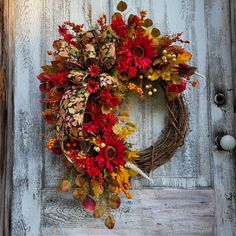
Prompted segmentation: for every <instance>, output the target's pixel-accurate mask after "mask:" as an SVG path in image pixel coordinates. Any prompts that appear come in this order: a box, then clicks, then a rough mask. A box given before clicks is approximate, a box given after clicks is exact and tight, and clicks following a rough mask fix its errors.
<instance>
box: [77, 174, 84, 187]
mask: <svg viewBox="0 0 236 236" xmlns="http://www.w3.org/2000/svg"><path fill="white" fill-rule="evenodd" d="M85 183H86V179H85V178H84V177H83V176H79V175H77V176H76V178H75V184H76V185H77V186H78V187H82V186H83V185H84V184H85Z"/></svg>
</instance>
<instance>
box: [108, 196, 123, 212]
mask: <svg viewBox="0 0 236 236" xmlns="http://www.w3.org/2000/svg"><path fill="white" fill-rule="evenodd" d="M120 203H121V200H120V197H119V196H117V195H112V196H111V198H110V200H109V206H110V208H112V209H118V208H119V207H120Z"/></svg>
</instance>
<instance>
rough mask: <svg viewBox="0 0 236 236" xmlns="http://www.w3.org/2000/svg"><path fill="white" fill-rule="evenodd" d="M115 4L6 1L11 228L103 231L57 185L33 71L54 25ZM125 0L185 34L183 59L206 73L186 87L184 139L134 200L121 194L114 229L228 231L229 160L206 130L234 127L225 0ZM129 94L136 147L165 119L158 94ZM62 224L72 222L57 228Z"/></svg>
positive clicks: (100, 0) (231, 208)
mask: <svg viewBox="0 0 236 236" xmlns="http://www.w3.org/2000/svg"><path fill="white" fill-rule="evenodd" d="M117 3H118V0H112V1H108V0H43V1H42V0H16V1H15V11H16V45H15V46H16V52H15V60H16V66H15V87H14V90H15V111H14V112H15V120H14V124H15V131H14V133H15V139H14V147H15V150H14V153H15V154H14V172H13V173H14V174H13V181H14V183H13V187H14V193H13V205H12V235H16V236H18V235H19V236H21V235H29V236H34V235H45V236H47V235H78V234H79V235H106V234H107V235H111V232H110V231H107V230H106V229H104V226H103V223H102V222H100V221H95V220H93V219H91V218H90V217H89V216H88V215H87V214H86V213H85V212H83V211H82V210H81V209H80V207H79V205H78V204H77V202H76V201H74V200H72V199H71V197H70V196H67V195H61V194H58V193H57V192H56V187H57V185H58V181H59V178H60V175H61V174H62V173H63V170H62V167H61V165H60V159H59V158H56V157H53V156H51V155H50V154H49V153H48V152H47V150H46V149H45V144H46V140H47V138H43V137H42V133H43V132H44V131H45V129H46V127H45V124H44V122H43V121H42V119H41V117H40V112H41V110H42V107H40V105H39V99H40V93H39V91H38V85H39V83H38V81H37V80H36V79H35V77H36V75H37V74H39V73H40V66H41V65H42V64H45V63H47V62H48V60H49V57H48V56H47V53H46V52H47V50H49V49H51V48H52V46H51V44H52V42H53V40H54V39H55V38H56V37H57V33H56V29H57V26H58V25H59V24H61V23H62V22H64V21H66V20H71V21H75V22H77V23H85V26H88V22H89V20H90V16H89V15H90V10H91V20H92V21H93V22H94V20H95V19H96V18H97V17H98V16H99V15H100V13H103V12H104V13H106V14H107V15H108V16H110V15H111V14H112V13H113V12H114V10H115V6H116V4H117ZM127 3H128V5H129V9H130V11H131V12H135V13H137V12H138V11H139V10H141V9H146V10H148V12H149V16H150V17H151V18H152V19H153V21H154V22H157V23H156V25H155V26H156V27H158V28H160V30H161V31H162V32H163V33H164V34H165V33H173V32H182V31H184V32H185V34H184V37H185V38H188V39H190V40H191V42H192V43H191V44H190V45H188V48H189V49H190V50H191V52H193V61H192V64H193V65H197V66H198V68H199V71H200V72H201V73H202V74H204V75H207V81H205V80H203V79H201V78H200V87H199V88H198V89H192V88H190V89H189V90H188V91H186V100H187V102H188V108H189V112H190V123H189V125H190V131H189V133H188V135H187V137H186V143H185V145H184V146H183V147H182V148H180V149H179V150H178V152H177V153H176V155H175V157H174V158H173V159H172V160H171V161H170V162H168V163H166V164H165V165H163V166H162V167H160V168H158V169H157V170H155V171H154V172H153V173H151V174H150V175H151V177H152V178H153V179H154V181H155V183H154V184H153V186H151V187H152V188H153V187H154V189H151V188H150V186H149V183H148V182H146V181H145V180H140V179H137V180H135V181H134V187H135V189H136V190H135V199H134V200H132V201H128V200H124V205H123V208H122V209H121V211H120V212H118V213H117V228H116V230H115V231H114V232H113V235H131V234H132V235H145V234H146V235H214V234H215V235H222V236H223V235H227V236H231V235H233V232H234V231H236V230H235V229H234V227H235V198H236V197H235V192H234V189H235V188H234V186H233V183H234V178H235V176H234V173H235V170H234V168H235V159H234V158H233V156H232V155H231V154H230V153H229V154H228V153H225V152H219V151H216V148H215V147H214V146H213V145H212V143H213V140H214V136H215V132H218V131H222V130H223V131H227V132H228V133H232V132H233V107H232V104H233V97H232V96H233V92H232V90H231V89H232V72H231V69H232V68H231V65H230V64H231V55H230V50H231V46H230V37H231V36H230V29H229V25H230V24H229V23H230V21H229V19H230V16H229V4H228V1H224V0H215V1H213V0H205V1H204V0H184V1H183V0H176V1H173V0H149V1H141V0H128V1H127ZM216 45H219V46H218V47H216ZM209 81H210V82H209ZM218 88H221V89H225V91H227V98H228V99H227V104H226V106H224V107H221V108H218V107H217V106H216V105H214V102H213V97H214V94H215V92H217V89H218ZM132 101H135V102H134V104H133V105H132V106H131V107H130V109H131V110H132V117H133V120H134V121H136V123H137V125H138V127H139V130H138V132H137V134H136V135H134V137H133V138H132V141H133V142H134V144H135V146H136V147H138V148H145V147H148V146H149V145H150V144H151V143H152V142H153V141H154V140H155V139H156V138H157V137H158V135H159V134H160V132H161V130H162V129H163V128H164V127H165V124H166V116H167V113H166V108H165V105H163V104H164V98H163V94H161V93H160V94H159V95H158V97H156V98H154V97H153V98H150V99H147V100H146V101H145V102H140V101H138V100H137V99H136V98H132ZM226 111H227V112H226ZM155 187H172V188H179V189H190V188H191V189H192V188H194V189H195V188H196V189H199V188H203V189H202V190H162V189H156V188H155ZM206 187H208V188H212V189H213V190H207V189H206ZM143 188H144V190H140V189H143ZM204 189H205V190H204ZM214 190H215V191H214ZM214 194H215V195H214ZM214 201H216V203H215V202H214ZM215 207H216V214H215ZM122 210H123V212H122ZM141 212H142V214H141V216H140V213H141ZM215 216H216V218H215V219H214V217H215ZM143 222H145V224H144V225H143ZM66 224H68V225H70V226H71V227H72V229H68V228H66ZM145 225H147V226H145ZM129 230H131V231H129ZM66 232H67V233H66Z"/></svg>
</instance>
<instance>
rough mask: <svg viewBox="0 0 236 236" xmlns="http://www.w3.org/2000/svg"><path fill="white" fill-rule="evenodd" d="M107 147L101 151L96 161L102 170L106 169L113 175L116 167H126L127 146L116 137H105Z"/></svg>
mask: <svg viewBox="0 0 236 236" xmlns="http://www.w3.org/2000/svg"><path fill="white" fill-rule="evenodd" d="M104 143H105V144H106V146H105V147H104V148H102V149H101V151H100V152H99V154H98V156H97V157H96V160H97V162H98V165H99V167H100V168H105V169H107V170H108V172H109V173H111V172H112V171H113V169H114V167H118V166H120V165H122V166H124V165H125V161H124V158H125V157H126V146H125V145H124V140H119V139H117V137H116V136H115V135H110V136H105V142H104Z"/></svg>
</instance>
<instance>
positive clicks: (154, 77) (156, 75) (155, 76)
mask: <svg viewBox="0 0 236 236" xmlns="http://www.w3.org/2000/svg"><path fill="white" fill-rule="evenodd" d="M160 77H161V71H160V70H155V71H154V72H153V74H152V75H151V78H150V80H151V81H154V80H157V79H159V78H160Z"/></svg>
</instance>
